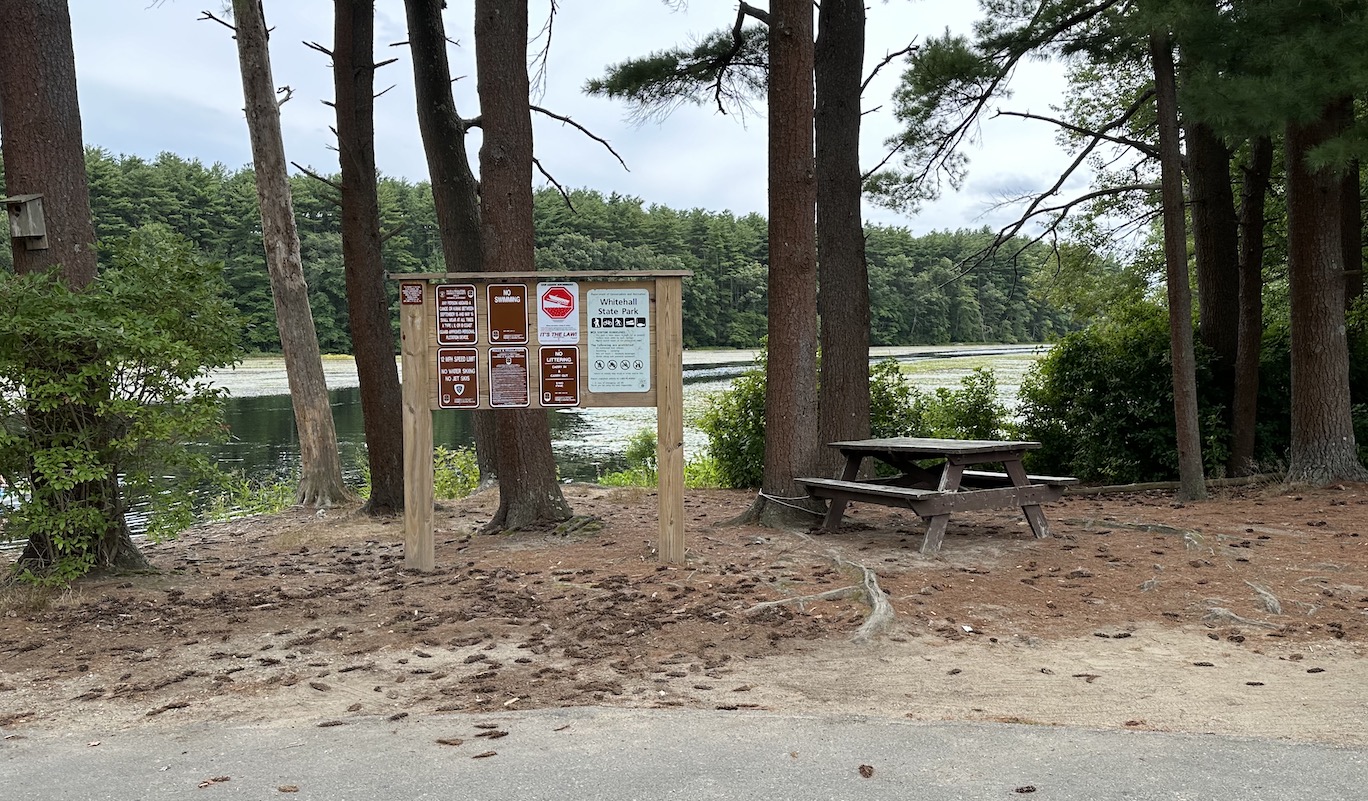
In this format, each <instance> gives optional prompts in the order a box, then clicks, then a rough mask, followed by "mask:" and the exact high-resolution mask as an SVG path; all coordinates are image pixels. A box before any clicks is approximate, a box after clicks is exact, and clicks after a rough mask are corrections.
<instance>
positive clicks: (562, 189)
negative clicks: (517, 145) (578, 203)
mask: <svg viewBox="0 0 1368 801" xmlns="http://www.w3.org/2000/svg"><path fill="white" fill-rule="evenodd" d="M532 163H533V164H534V165H535V166H536V168H537V172H539V173H541V174H542V177H543V178H545V179H546V180H548V181H550V182H551V185H552V186H554V187H556V191H557V192H560V196H561V198H563V199H564V200H565V205H566V206H567V207H569V209H570V210H571V211H574V210H575V204H574V203H571V202H570V193H569V192H567V191H565V187H564V186H561V183H560V181H557V180H556V179H555V177H554V176H553V175H551V173H549V172H547V171H546V168H545V167H543V166H542V163H541V161H540V160H539V159H537V157H536V156H533V157H532Z"/></svg>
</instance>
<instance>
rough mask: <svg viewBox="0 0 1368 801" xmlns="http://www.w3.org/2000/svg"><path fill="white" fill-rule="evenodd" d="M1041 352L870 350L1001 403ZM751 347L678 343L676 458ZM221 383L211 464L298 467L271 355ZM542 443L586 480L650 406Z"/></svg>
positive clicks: (347, 434) (560, 431) (357, 452)
mask: <svg viewBox="0 0 1368 801" xmlns="http://www.w3.org/2000/svg"><path fill="white" fill-rule="evenodd" d="M1042 352H1043V349H1042V348H1040V347H1039V346H1034V345H1002V346H984V347H953V348H950V347H906V348H875V349H874V352H873V355H874V357H875V358H885V357H889V356H892V357H894V358H897V359H899V360H900V361H904V362H914V363H918V364H916V365H914V366H915V367H917V368H919V369H915V370H914V371H913V372H911V373H910V374H909V378H911V379H912V381H913V383H914V384H916V385H917V386H918V388H920V389H923V390H930V389H934V388H935V387H939V386H947V387H954V386H958V384H959V379H960V378H961V377H963V376H964V375H967V374H968V373H969V371H970V370H972V369H973V368H974V367H981V366H987V367H991V368H992V369H993V370H994V372H995V374H996V375H997V377H998V384H999V389H1000V390H1001V391H1002V394H1003V397H1004V399H1005V400H1006V401H1007V403H1008V404H1009V406H1013V405H1015V400H1016V389H1017V386H1018V385H1019V384H1020V381H1021V376H1022V374H1023V373H1024V372H1025V370H1026V369H1027V368H1028V367H1029V366H1030V364H1032V363H1033V362H1034V360H1035V358H1037V357H1038V356H1039V354H1040V353H1042ZM754 359H755V352H753V351H687V352H686V353H685V358H684V382H685V383H684V405H685V430H684V452H685V457H686V458H688V457H691V456H693V455H696V454H701V453H703V451H704V450H705V449H706V446H707V439H706V437H705V436H704V435H703V433H702V432H701V431H699V430H698V429H697V428H696V427H695V426H694V425H693V424H692V420H693V418H694V417H695V416H696V415H697V414H698V412H700V411H701V410H702V409H703V406H704V403H705V400H706V398H707V396H708V395H709V394H711V393H715V392H718V391H720V390H723V389H725V388H726V387H727V386H728V385H729V384H730V383H731V380H732V378H733V377H734V376H735V375H737V374H738V373H740V372H742V371H743V370H745V369H747V368H748V367H750V366H751V365H752V364H753V363H754ZM324 368H325V374H326V377H327V381H328V386H329V387H330V388H331V389H330V392H329V396H330V398H331V401H332V408H333V419H334V421H335V423H336V427H337V438H338V444H339V447H340V448H341V450H342V460H343V468H344V470H346V471H347V472H348V474H349V475H350V476H352V477H355V475H356V474H357V472H358V471H359V469H360V467H361V465H363V464H364V462H365V455H364V446H365V440H364V433H363V427H362V419H361V403H360V395H359V391H358V390H357V379H356V366H355V363H354V362H352V361H351V360H350V359H332V358H330V359H327V360H325V362H324ZM215 381H216V383H218V384H219V385H220V386H223V387H225V388H227V389H228V391H229V393H230V399H229V401H228V403H227V407H226V409H225V413H226V416H227V424H228V427H229V429H230V430H231V431H232V438H231V440H230V441H229V442H228V443H225V444H224V445H220V446H215V447H214V448H213V449H212V451H213V453H214V456H215V457H216V458H217V459H218V461H219V463H220V465H221V466H223V467H224V468H225V469H228V470H231V471H239V472H241V473H242V474H244V475H245V476H247V477H249V478H254V479H276V478H287V477H289V476H290V475H292V474H293V473H294V472H295V471H297V469H298V461H299V443H298V439H297V437H296V436H295V430H294V415H293V410H292V408H291V406H290V397H289V395H288V394H285V393H287V392H288V388H287V385H286V381H285V368H284V363H283V362H282V361H281V360H280V359H252V360H249V361H248V362H246V363H244V364H243V365H241V366H239V367H238V368H236V369H234V370H231V371H224V372H222V373H219V374H218V375H216V376H215ZM548 416H549V417H550V420H551V441H552V450H553V451H554V453H555V454H556V462H557V466H558V467H559V469H560V473H561V476H562V477H563V478H569V479H575V480H577V481H593V480H595V479H596V478H597V477H598V476H599V475H602V473H604V472H607V471H610V470H617V469H620V468H621V467H622V466H623V462H622V455H621V454H622V452H623V450H624V449H625V448H626V446H627V444H628V442H629V441H630V439H631V438H632V436H633V435H635V434H636V433H637V432H639V431H641V430H642V429H649V430H651V431H655V422H656V412H655V409H653V408H642V409H638V408H611V409H558V410H555V411H551V412H548ZM432 430H433V442H434V444H436V445H446V446H448V447H462V446H468V445H470V444H471V443H472V442H473V439H472V431H471V424H470V415H469V413H468V412H461V411H439V412H436V413H434V414H433V420H432Z"/></svg>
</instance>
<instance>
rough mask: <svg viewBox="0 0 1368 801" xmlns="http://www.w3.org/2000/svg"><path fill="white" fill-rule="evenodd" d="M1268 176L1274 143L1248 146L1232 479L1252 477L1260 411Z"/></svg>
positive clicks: (1262, 140)
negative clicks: (1265, 217) (1265, 209)
mask: <svg viewBox="0 0 1368 801" xmlns="http://www.w3.org/2000/svg"><path fill="white" fill-rule="evenodd" d="M1272 171H1273V140H1272V139H1270V138H1269V137H1267V136H1260V137H1258V138H1257V139H1255V140H1253V141H1252V142H1251V143H1250V150H1249V166H1248V167H1246V168H1245V177H1244V190H1243V191H1242V192H1241V195H1240V344H1239V349H1238V352H1237V355H1236V357H1235V399H1234V403H1233V404H1232V410H1231V420H1230V434H1231V436H1230V461H1229V463H1228V465H1227V470H1228V472H1229V473H1230V474H1231V475H1234V476H1243V475H1248V474H1250V473H1253V472H1254V471H1255V469H1256V466H1255V464H1254V445H1255V441H1254V434H1255V431H1256V430H1257V425H1258V411H1259V353H1260V351H1261V350H1262V348H1263V254H1264V228H1265V221H1264V201H1265V199H1266V198H1267V196H1268V180H1269V175H1270V174H1271V173H1272Z"/></svg>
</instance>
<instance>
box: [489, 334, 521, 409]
mask: <svg viewBox="0 0 1368 801" xmlns="http://www.w3.org/2000/svg"><path fill="white" fill-rule="evenodd" d="M527 393H528V381H527V348H501V347H492V348H490V349H489V405H490V406H493V407H494V408H496V409H516V408H522V407H525V406H528V405H529V403H528V397H527Z"/></svg>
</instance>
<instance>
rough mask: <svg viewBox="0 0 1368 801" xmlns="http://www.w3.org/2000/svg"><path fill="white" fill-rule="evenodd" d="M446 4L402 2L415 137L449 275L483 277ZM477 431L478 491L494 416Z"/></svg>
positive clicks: (480, 416) (491, 448)
mask: <svg viewBox="0 0 1368 801" xmlns="http://www.w3.org/2000/svg"><path fill="white" fill-rule="evenodd" d="M444 5H445V2H444V0H404V8H405V10H406V12H407V14H408V34H409V51H410V52H411V53H412V55H413V84H414V89H415V95H416V98H417V101H418V131H419V133H420V134H421V135H422V137H423V152H424V153H426V154H427V164H428V175H429V176H430V178H431V183H432V204H433V206H434V207H435V209H436V212H437V232H438V234H439V236H440V237H441V241H442V257H443V260H444V261H445V262H446V268H447V272H453V273H455V272H472V273H477V272H483V271H484V269H485V267H484V253H483V251H482V245H481V243H480V184H479V182H478V181H476V180H475V174H474V172H472V171H471V169H470V159H469V157H468V156H467V155H466V131H467V130H468V129H469V125H467V123H466V121H465V120H463V119H461V115H460V114H459V113H457V109H456V100H455V98H454V97H453V96H452V93H451V67H450V65H449V64H448V62H447V51H446V46H447V41H446V25H445V24H444V23H443V22H442V7H443V6H444ZM471 419H472V421H473V423H474V428H475V459H476V462H477V463H478V465H479V469H480V483H481V484H482V485H484V484H487V483H489V482H491V481H493V479H494V477H495V474H496V472H497V467H496V465H495V458H494V457H495V450H496V447H497V446H496V442H495V439H494V433H495V432H494V413H493V412H490V411H478V412H472V413H471Z"/></svg>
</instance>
